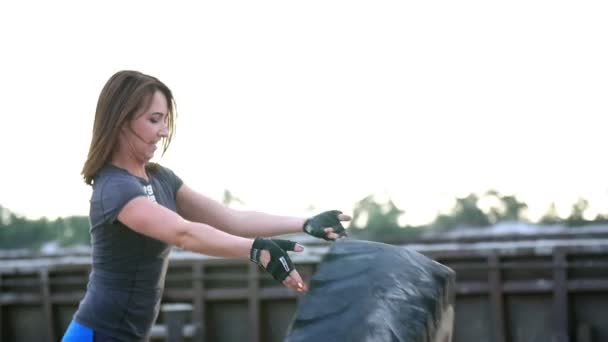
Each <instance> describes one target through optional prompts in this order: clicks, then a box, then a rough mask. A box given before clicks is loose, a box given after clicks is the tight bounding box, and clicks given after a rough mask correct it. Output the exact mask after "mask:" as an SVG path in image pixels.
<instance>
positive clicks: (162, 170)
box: [146, 163, 175, 177]
mask: <svg viewBox="0 0 608 342" xmlns="http://www.w3.org/2000/svg"><path fill="white" fill-rule="evenodd" d="M146 170H147V171H148V173H150V174H152V175H157V176H160V177H175V173H174V172H173V170H171V169H170V168H168V167H166V166H163V165H161V164H159V163H148V164H147V165H146Z"/></svg>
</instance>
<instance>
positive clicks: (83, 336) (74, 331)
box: [61, 320, 112, 342]
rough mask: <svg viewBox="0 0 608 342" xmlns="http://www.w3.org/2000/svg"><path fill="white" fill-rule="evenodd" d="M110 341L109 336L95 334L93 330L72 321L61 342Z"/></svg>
mask: <svg viewBox="0 0 608 342" xmlns="http://www.w3.org/2000/svg"><path fill="white" fill-rule="evenodd" d="M111 340H112V339H111V338H110V337H109V336H107V335H105V334H100V333H98V332H95V331H94V330H93V329H91V328H89V327H87V326H85V325H82V324H80V323H78V322H76V321H74V320H72V322H70V325H69V326H68V329H67V330H66V331H65V334H64V335H63V338H62V339H61V342H103V341H111Z"/></svg>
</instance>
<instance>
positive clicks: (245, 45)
mask: <svg viewBox="0 0 608 342" xmlns="http://www.w3.org/2000/svg"><path fill="white" fill-rule="evenodd" d="M606 18H608V3H607V2H605V1H576V2H575V1H534V0H531V1H530V0H528V1H517V0H516V1H511V0H510V1H502V2H495V1H481V0H480V1H423V2H411V1H305V2H294V1H215V2H203V3H200V4H199V3H197V2H190V3H189V4H184V3H183V2H172V3H169V2H155V1H145V2H144V1H104V2H99V3H97V4H92V3H90V2H82V1H20V2H13V4H10V3H7V2H3V3H2V4H0V38H1V40H0V49H1V51H2V53H1V54H0V94H1V95H0V96H1V98H2V107H3V108H2V111H1V113H2V114H1V121H0V122H1V127H2V130H1V134H0V146H2V150H1V154H0V161H1V167H0V205H2V206H4V207H7V208H9V209H11V210H12V211H14V212H17V213H18V214H21V215H26V216H30V217H40V216H47V217H50V218H54V217H57V216H68V215H76V214H77V215H86V214H87V213H88V198H89V196H90V188H89V187H87V186H86V185H85V184H84V183H83V182H82V180H81V177H80V174H79V173H80V170H81V167H82V164H83V162H84V159H85V157H86V153H87V150H88V147H89V142H90V132H91V129H92V122H93V115H94V110H95V105H96V101H97V97H98V95H99V92H100V91H101V88H102V86H103V85H104V83H105V82H106V80H107V79H108V78H109V77H110V76H111V75H112V74H113V73H114V72H116V71H118V70H122V69H136V70H139V71H142V72H145V73H148V74H151V75H154V76H156V77H158V78H160V79H161V80H163V81H164V82H165V83H166V84H167V85H168V86H169V87H170V88H172V90H173V92H174V94H175V98H176V101H177V105H178V113H179V116H178V121H177V125H178V126H177V135H176V137H175V140H174V143H173V145H172V146H171V148H170V150H169V151H168V153H167V154H166V155H165V156H164V157H163V158H162V159H160V162H161V163H163V164H164V165H166V166H168V167H170V168H171V169H173V170H174V171H175V172H176V173H177V174H178V175H180V176H181V177H182V178H183V179H184V181H186V182H187V183H188V184H189V185H191V186H192V187H194V188H195V189H198V190H199V191H201V192H203V193H205V194H207V195H209V196H211V197H213V198H216V199H221V197H222V192H223V191H224V189H229V190H230V191H231V192H233V193H234V194H236V195H237V196H238V197H240V198H241V199H242V200H243V201H244V202H245V204H246V207H247V208H249V209H254V210H264V211H269V212H274V213H283V214H294V215H300V214H303V213H307V212H308V211H307V208H309V207H310V206H311V205H312V206H314V207H315V208H317V209H318V210H325V209H333V208H338V209H342V210H344V211H346V212H349V211H351V210H352V206H353V205H354V204H355V203H356V202H357V201H359V200H360V199H361V198H363V197H365V196H367V195H369V194H379V195H383V196H391V197H392V198H393V199H394V200H395V202H396V203H397V205H399V206H400V207H401V208H402V209H405V210H406V211H407V219H408V221H409V222H411V223H421V222H425V221H426V220H430V219H432V218H433V217H434V216H435V214H436V213H437V211H439V210H447V209H449V208H450V206H451V203H452V202H451V201H452V200H453V199H454V197H456V196H463V195H466V194H468V193H470V192H484V191H486V190H489V189H496V190H498V191H500V192H502V193H505V194H515V195H517V196H518V197H519V198H520V199H521V200H523V201H525V202H527V203H528V204H529V205H530V206H531V211H532V213H533V214H534V213H536V214H538V213H540V212H542V211H544V210H545V209H546V208H547V207H548V206H549V204H550V202H552V201H555V202H557V203H558V205H560V206H562V207H564V208H568V207H569V206H570V205H571V204H572V203H573V202H574V201H575V200H576V199H577V198H578V197H585V198H587V199H589V200H590V202H591V204H592V205H593V206H595V210H598V211H602V212H607V211H608V162H607V161H606V158H605V154H606V148H605V147H606V146H607V143H608V136H607V135H606V133H605V132H606V125H605V122H606V120H605V118H606V115H607V113H608V20H606Z"/></svg>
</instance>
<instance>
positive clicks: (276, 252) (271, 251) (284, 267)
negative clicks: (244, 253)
mask: <svg viewBox="0 0 608 342" xmlns="http://www.w3.org/2000/svg"><path fill="white" fill-rule="evenodd" d="M303 250H304V247H303V246H302V245H299V244H297V243H295V242H294V241H290V240H281V239H265V238H256V239H255V240H254V242H253V245H252V247H251V253H250V259H251V261H253V262H255V263H257V264H258V265H260V266H261V267H262V268H263V269H264V270H266V271H267V272H268V273H270V274H271V275H272V277H273V278H274V279H276V280H277V281H279V282H281V283H283V285H285V286H287V287H289V288H291V289H293V290H295V291H298V292H304V291H306V290H307V287H306V285H304V281H302V277H301V276H300V274H299V273H298V271H296V269H295V267H294V265H293V262H292V261H291V258H289V255H287V251H295V252H301V251H303Z"/></svg>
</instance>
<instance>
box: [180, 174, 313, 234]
mask: <svg viewBox="0 0 608 342" xmlns="http://www.w3.org/2000/svg"><path fill="white" fill-rule="evenodd" d="M177 209H178V213H179V214H180V215H181V216H183V217H184V218H185V219H187V220H190V221H195V222H200V223H205V224H208V225H210V226H213V227H216V228H218V229H221V230H223V231H225V232H227V233H229V234H233V235H238V236H242V237H258V236H259V237H262V236H263V237H268V236H275V235H282V234H290V233H301V232H302V227H303V225H304V222H305V221H306V218H303V217H290V216H280V215H272V214H267V213H262V212H256V211H243V210H236V209H232V208H229V207H227V206H225V205H224V204H222V203H220V202H218V201H216V200H214V199H212V198H209V197H207V196H204V195H203V194H201V193H198V192H196V191H194V190H193V189H191V188H190V187H188V186H187V185H186V184H183V185H182V186H181V187H180V188H179V190H178V192H177Z"/></svg>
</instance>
